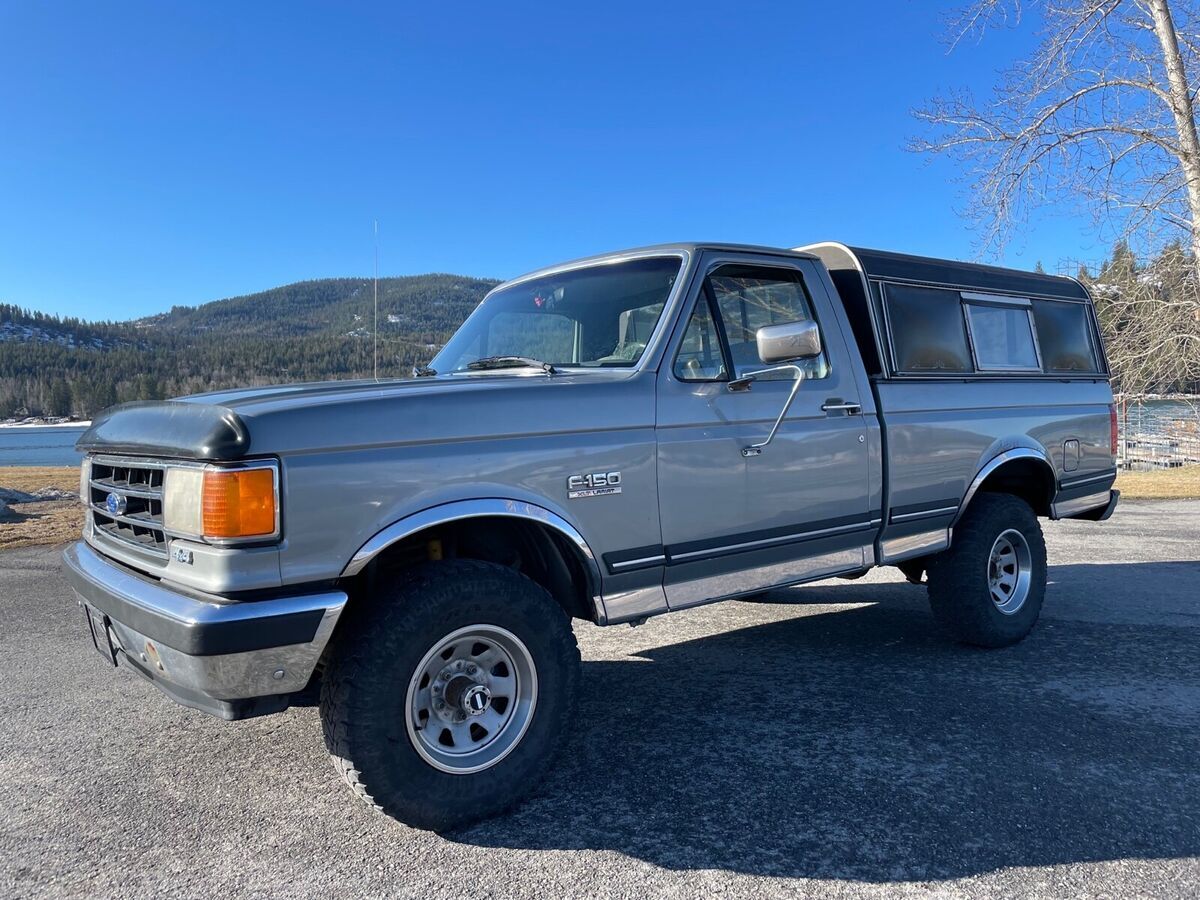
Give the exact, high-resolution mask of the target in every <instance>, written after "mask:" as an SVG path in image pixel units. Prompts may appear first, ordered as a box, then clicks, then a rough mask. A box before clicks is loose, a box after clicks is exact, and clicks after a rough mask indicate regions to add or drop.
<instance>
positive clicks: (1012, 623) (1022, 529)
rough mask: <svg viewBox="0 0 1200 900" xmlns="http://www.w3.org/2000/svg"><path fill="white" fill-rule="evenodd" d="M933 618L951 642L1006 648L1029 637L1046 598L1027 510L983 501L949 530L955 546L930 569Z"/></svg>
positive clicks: (1013, 501)
mask: <svg viewBox="0 0 1200 900" xmlns="http://www.w3.org/2000/svg"><path fill="white" fill-rule="evenodd" d="M928 582H929V603H930V606H931V608H932V610H933V615H934V618H935V619H937V621H938V622H939V623H940V624H941V625H942V626H943V627H944V628H945V629H946V630H947V631H949V632H950V633H951V634H952V635H954V637H955V638H957V639H958V640H959V641H962V642H963V643H966V644H974V645H976V646H979V647H1006V646H1008V645H1010V644H1015V643H1017V642H1018V641H1020V640H1021V639H1022V638H1024V637H1025V635H1027V634H1029V632H1030V631H1031V630H1032V629H1033V626H1034V624H1035V623H1036V622H1037V619H1038V615H1039V614H1040V613H1041V609H1042V600H1043V598H1044V596H1045V592H1046V542H1045V540H1044V538H1043V537H1042V529H1041V526H1040V525H1039V524H1038V520H1037V516H1036V515H1034V512H1033V510H1032V509H1031V508H1030V506H1029V504H1028V503H1026V502H1025V501H1024V500H1021V499H1020V498H1019V497H1014V496H1012V495H1011V494H981V495H979V496H977V497H976V498H975V499H974V501H972V503H971V505H970V507H968V509H967V511H966V513H965V514H964V515H963V518H962V520H961V521H960V522H959V523H958V525H956V526H955V528H954V543H953V545H952V546H951V548H950V549H949V550H947V551H946V552H945V553H941V554H938V555H937V556H935V557H933V558H932V559H931V560H930V561H929V567H928Z"/></svg>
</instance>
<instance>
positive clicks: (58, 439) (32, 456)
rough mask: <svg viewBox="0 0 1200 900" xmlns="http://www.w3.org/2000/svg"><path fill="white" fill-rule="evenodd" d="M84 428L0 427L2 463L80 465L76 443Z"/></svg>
mask: <svg viewBox="0 0 1200 900" xmlns="http://www.w3.org/2000/svg"><path fill="white" fill-rule="evenodd" d="M85 430H86V429H85V428H67V427H64V426H53V427H48V428H0V466H77V465H79V462H80V460H81V459H83V454H81V453H76V452H75V442H76V441H77V440H79V436H80V435H81V434H83V432H84V431H85Z"/></svg>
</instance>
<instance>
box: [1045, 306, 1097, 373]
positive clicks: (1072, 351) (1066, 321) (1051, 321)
mask: <svg viewBox="0 0 1200 900" xmlns="http://www.w3.org/2000/svg"><path fill="white" fill-rule="evenodd" d="M1091 318H1092V317H1091V315H1089V312H1088V307H1087V305H1086V304H1083V303H1060V302H1057V301H1054V300H1034V301H1033V319H1034V321H1035V322H1036V323H1037V332H1038V344H1039V345H1040V346H1041V348H1042V365H1043V366H1044V368H1045V370H1046V371H1047V372H1099V371H1100V361H1099V359H1098V358H1097V356H1096V346H1095V344H1094V342H1093V341H1092V321H1091Z"/></svg>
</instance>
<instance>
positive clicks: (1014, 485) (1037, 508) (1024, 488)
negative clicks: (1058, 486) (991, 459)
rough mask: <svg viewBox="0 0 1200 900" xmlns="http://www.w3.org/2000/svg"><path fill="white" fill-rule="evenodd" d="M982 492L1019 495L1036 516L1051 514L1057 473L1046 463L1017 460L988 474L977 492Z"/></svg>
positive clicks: (1032, 460) (1026, 459) (1033, 460)
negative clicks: (1052, 471) (1055, 474)
mask: <svg viewBox="0 0 1200 900" xmlns="http://www.w3.org/2000/svg"><path fill="white" fill-rule="evenodd" d="M983 491H986V492H988V493H990V494H1012V495H1013V496H1015V497H1020V498H1021V499H1022V500H1024V501H1025V502H1026V503H1028V504H1029V505H1030V506H1031V507H1033V511H1034V512H1035V513H1037V515H1039V516H1048V515H1050V503H1051V502H1052V501H1053V500H1054V475H1053V474H1052V473H1051V472H1050V468H1049V467H1048V466H1047V465H1046V464H1045V463H1044V462H1039V461H1038V460H1036V459H1030V458H1024V459H1014V460H1012V461H1011V462H1006V463H1005V464H1004V465H1002V466H1000V467H999V468H997V469H996V470H995V471H994V472H990V473H989V474H988V476H987V478H985V479H984V480H983V483H982V484H980V485H979V491H978V492H977V493H980V492H983Z"/></svg>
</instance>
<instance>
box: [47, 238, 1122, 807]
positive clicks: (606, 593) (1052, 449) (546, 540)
mask: <svg viewBox="0 0 1200 900" xmlns="http://www.w3.org/2000/svg"><path fill="white" fill-rule="evenodd" d="M1115 443H1116V417H1115V413H1114V410H1113V406H1112V393H1111V390H1110V387H1109V377H1108V368H1107V364H1106V361H1105V357H1104V351H1103V347H1102V344H1101V340H1100V333H1099V331H1098V328H1097V323H1096V317H1095V313H1094V309H1093V305H1092V302H1091V300H1090V298H1089V296H1088V294H1087V291H1086V290H1085V289H1084V288H1083V287H1082V286H1081V285H1080V284H1079V283H1078V282H1076V281H1074V280H1071V279H1068V278H1059V277H1051V276H1047V275H1042V274H1033V273H1026V272H1018V271H1012V270H1006V269H999V268H992V267H986V266H979V265H969V264H963V263H956V262H949V261H944V260H936V259H926V258H919V257H912V256H905V255H901V254H896V253H889V252H881V251H874V250H863V249H856V248H851V247H847V246H844V245H841V244H834V243H826V244H816V245H813V246H810V247H805V248H800V249H796V250H781V249H770V248H762V247H746V246H731V245H722V244H692V243H687V244H672V245H665V246H657V247H650V248H646V249H640V250H633V251H629V252H624V253H615V254H609V255H604V256H598V257H593V258H589V259H584V260H580V261H577V262H572V263H568V264H565V265H559V266H555V267H552V268H548V269H544V270H541V271H537V272H534V273H532V274H530V275H526V276H523V277H521V278H517V279H514V280H512V281H509V282H507V283H505V284H502V285H500V286H499V287H497V288H495V289H494V290H493V291H492V292H491V293H490V294H488V296H487V297H486V298H485V299H484V300H483V301H482V303H481V304H480V305H479V306H478V308H477V309H476V310H475V311H474V312H473V313H472V314H471V316H470V317H469V318H468V319H467V321H466V322H465V323H464V324H463V325H462V327H461V328H460V329H459V330H458V331H457V333H455V334H454V336H453V337H452V338H451V339H450V340H449V342H448V343H447V344H446V345H445V346H444V347H443V348H442V350H441V351H440V352H439V353H437V355H436V357H435V358H434V359H432V360H431V361H430V363H429V365H427V366H421V367H418V368H417V369H416V370H415V371H414V376H413V377H412V378H409V379H401V380H390V381H382V382H376V381H365V382H364V381H343V382H328V383H321V384H297V385H287V386H280V387H269V388H255V389H250V390H234V391H222V392H217V393H210V394H204V395H199V396H194V397H186V398H181V399H178V400H170V401H165V402H153V403H135V404H126V405H123V406H118V407H115V408H113V409H110V410H107V411H106V412H105V413H103V414H102V415H100V416H98V417H97V418H96V420H95V422H94V423H93V425H92V426H91V428H90V429H89V430H88V431H87V432H86V433H85V434H84V435H83V437H82V438H81V439H80V441H79V445H78V446H79V447H80V449H81V450H83V451H85V452H86V457H85V461H84V463H83V467H82V473H81V484H80V488H81V496H82V499H83V502H84V504H85V506H86V522H85V526H84V534H83V539H82V540H81V541H79V542H78V543H76V544H74V545H73V546H71V547H70V548H68V549H67V550H66V552H65V555H64V562H65V570H66V573H67V575H68V577H69V580H70V582H71V584H72V587H73V588H74V591H75V593H76V594H77V595H78V599H79V601H80V603H81V606H82V608H83V611H84V616H83V617H82V619H81V625H82V626H83V627H85V628H86V633H87V635H88V638H87V639H88V640H89V641H91V642H93V643H94V644H95V647H96V649H97V650H98V651H99V652H100V654H101V655H102V656H103V657H104V658H105V660H106V661H107V662H108V663H109V664H110V665H112V666H117V665H118V664H120V665H121V666H127V667H128V668H130V669H132V670H133V671H134V672H137V673H139V674H141V675H142V676H144V677H145V678H147V679H149V680H150V681H151V682H152V683H154V684H155V685H157V686H158V687H159V688H161V689H162V690H163V691H165V692H166V693H167V694H168V695H170V696H171V697H173V698H174V699H175V700H177V701H179V702H180V703H184V704H187V705H188V706H192V707H195V708H197V709H200V710H204V711H206V712H208V713H211V714H214V715H217V716H220V717H223V718H225V719H238V718H244V717H248V716H254V715H263V714H267V713H271V712H275V711H278V710H281V709H283V708H285V707H287V706H288V705H289V704H290V703H293V702H295V701H296V698H298V697H300V696H312V695H313V693H314V692H317V691H319V697H320V709H321V718H322V722H323V726H324V730H325V736H326V742H327V745H328V747H329V749H330V752H331V755H332V757H333V760H334V764H335V765H336V767H337V768H338V769H339V770H340V772H341V774H342V775H343V776H344V778H345V779H346V781H347V782H349V784H350V785H351V787H352V788H353V789H354V790H355V791H356V792H357V793H358V794H359V795H360V796H361V797H362V798H363V799H364V800H366V801H367V802H368V803H371V804H373V805H375V806H376V807H377V808H379V809H381V810H383V811H384V812H386V813H388V814H390V815H393V816H395V817H396V818H398V819H400V820H402V821H405V822H408V823H411V824H414V825H417V826H420V827H426V828H435V829H443V828H448V827H452V826H456V825H460V824H463V823H466V822H470V821H473V820H476V819H479V818H482V817H485V816H488V815H493V814H495V813H497V812H499V811H500V810H503V809H505V808H506V807H508V806H510V805H511V804H513V803H514V802H516V801H517V800H518V799H520V798H521V797H522V796H523V795H525V794H526V792H528V791H529V790H530V788H531V787H532V786H533V785H534V784H535V783H536V781H537V780H538V778H539V777H540V776H541V775H542V774H543V773H544V772H545V771H546V769H547V767H548V765H549V763H550V761H551V760H552V758H553V756H554V753H555V750H556V748H557V746H558V745H559V743H560V741H561V739H562V737H563V735H564V733H565V732H566V731H567V730H568V729H569V728H570V726H571V721H572V715H573V700H572V698H573V694H574V691H575V688H576V684H577V682H578V680H579V677H580V676H579V672H580V664H579V663H580V661H579V651H578V649H577V646H576V641H575V637H574V633H573V631H572V626H571V620H572V618H575V619H582V620H587V621H589V622H593V623H596V624H598V625H613V624H616V623H622V622H629V623H639V622H641V621H642V620H644V619H646V618H647V617H649V616H656V615H659V614H662V613H667V612H671V611H674V610H680V609H686V608H688V607H692V606H696V605H698V604H702V603H712V602H715V601H719V600H725V599H728V598H735V597H741V596H747V595H751V594H759V593H762V592H764V591H767V590H769V589H772V588H778V587H780V586H784V585H798V584H802V583H804V582H809V581H814V580H818V579H824V578H830V577H834V576H840V577H850V578H853V577H857V576H858V575H861V574H862V573H863V572H865V571H866V570H868V569H869V568H870V567H873V566H883V565H888V566H897V567H899V569H900V570H901V571H902V572H903V573H904V575H905V576H906V577H907V578H908V580H910V581H912V582H914V583H922V584H925V585H926V586H927V590H928V595H929V601H930V605H931V608H932V618H933V619H934V620H936V622H937V623H938V624H939V625H940V627H941V628H942V629H943V630H944V631H945V632H946V633H947V634H948V635H950V636H951V637H953V638H954V639H956V640H958V641H962V642H966V643H969V644H973V645H978V646H983V647H1001V646H1005V645H1009V644H1012V643H1014V642H1016V641H1019V640H1021V639H1022V638H1023V637H1024V636H1025V635H1026V634H1028V632H1029V631H1030V629H1032V628H1033V627H1034V624H1035V622H1036V620H1037V618H1038V613H1039V611H1040V609H1041V606H1042V600H1043V595H1044V592H1045V587H1046V548H1045V544H1044V542H1043V539H1042V532H1041V528H1040V525H1039V518H1049V519H1071V518H1075V519H1091V520H1103V519H1106V518H1107V517H1108V516H1109V515H1110V514H1111V513H1112V511H1113V508H1114V506H1115V505H1116V502H1117V493H1116V492H1115V491H1113V490H1112V484H1113V481H1114V478H1115V475H1116V469H1115V449H1116V448H1115Z"/></svg>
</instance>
